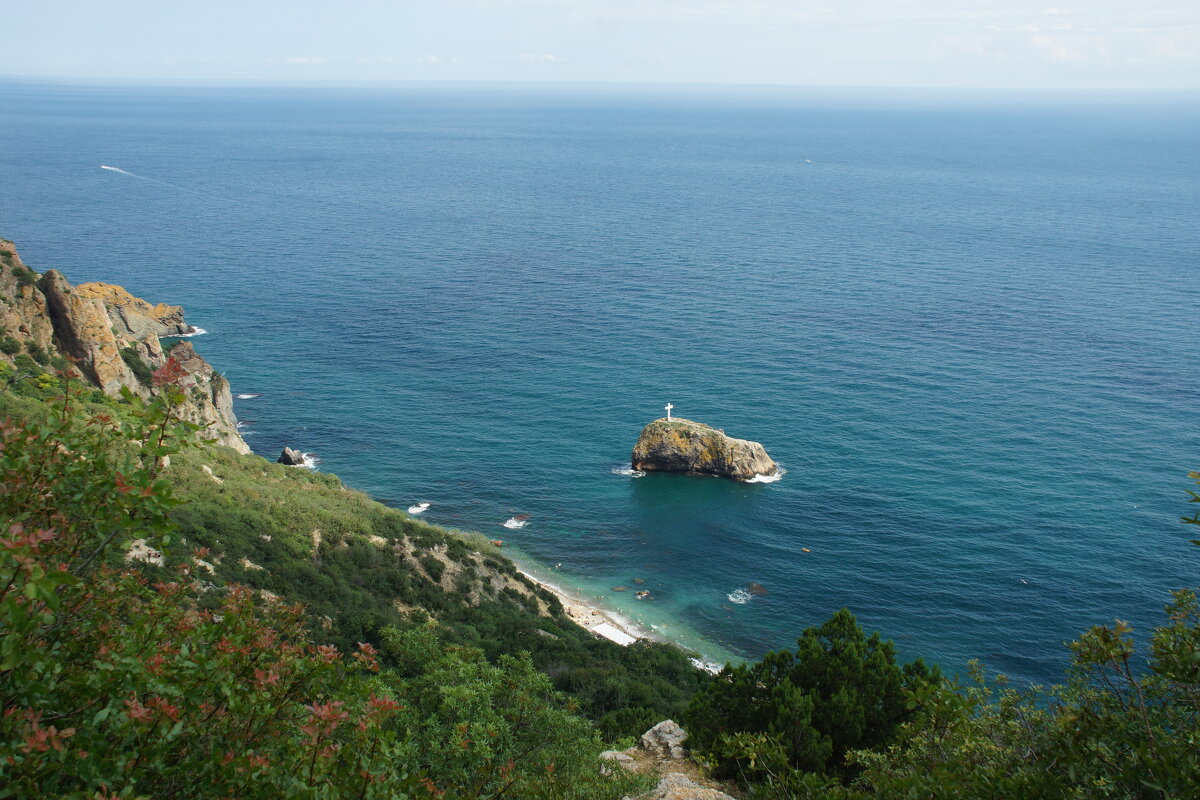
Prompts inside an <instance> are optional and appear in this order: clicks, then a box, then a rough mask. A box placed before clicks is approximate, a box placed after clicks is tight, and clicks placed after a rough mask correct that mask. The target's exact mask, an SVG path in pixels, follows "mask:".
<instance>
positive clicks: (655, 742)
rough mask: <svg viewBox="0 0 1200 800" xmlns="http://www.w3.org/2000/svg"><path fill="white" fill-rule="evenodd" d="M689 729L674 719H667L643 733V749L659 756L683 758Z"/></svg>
mask: <svg viewBox="0 0 1200 800" xmlns="http://www.w3.org/2000/svg"><path fill="white" fill-rule="evenodd" d="M687 738H688V735H687V731H685V730H684V729H683V728H681V727H680V726H679V723H677V722H675V721H674V720H670V719H665V720H663V721H662V722H660V723H658V724H657V725H655V726H654V727H653V728H651V729H650V730H648V731H646V732H645V733H643V734H642V749H643V750H645V751H646V752H648V753H651V754H653V755H656V756H658V757H659V758H683V757H684V752H683V743H684V742H685V741H687Z"/></svg>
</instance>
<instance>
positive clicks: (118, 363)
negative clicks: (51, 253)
mask: <svg viewBox="0 0 1200 800" xmlns="http://www.w3.org/2000/svg"><path fill="white" fill-rule="evenodd" d="M0 328H2V330H0V360H4V361H7V362H8V363H9V364H12V365H13V366H15V367H17V368H18V370H21V369H26V370H30V369H37V370H39V371H47V372H49V371H52V368H51V367H50V366H48V364H49V362H50V361H52V360H53V359H54V358H55V357H57V356H66V357H68V358H70V359H73V363H74V364H75V366H76V368H77V369H78V370H79V371H80V373H82V375H83V378H84V379H85V380H86V381H88V382H89V383H91V384H92V385H93V386H95V387H96V388H98V389H100V390H101V391H103V392H104V393H105V394H109V395H113V396H116V395H119V394H120V393H121V389H122V388H127V389H129V390H130V391H131V392H133V393H134V394H136V395H139V396H141V397H149V396H150V395H151V394H152V392H153V387H152V386H151V385H150V381H149V379H148V376H149V374H150V373H151V372H153V371H154V370H156V369H158V368H159V367H161V366H162V365H163V364H165V363H166V361H167V359H168V358H170V357H174V358H175V360H176V361H178V362H179V363H180V365H181V366H182V367H183V369H184V371H186V372H187V373H188V375H189V382H190V384H191V385H190V386H189V387H188V390H187V402H186V404H185V405H184V406H183V407H182V408H181V409H180V415H181V416H182V417H183V418H184V419H186V420H188V421H190V422H195V423H197V424H199V425H200V426H201V427H202V430H201V431H200V435H201V436H203V437H205V438H209V439H216V440H217V442H218V443H219V444H223V445H225V446H226V447H232V448H233V449H235V450H237V451H238V452H240V453H249V452H250V448H249V447H247V446H246V442H245V441H244V440H243V439H242V437H241V435H240V434H239V433H238V431H237V417H235V416H234V413H233V396H232V395H231V394H230V391H229V382H228V381H226V380H225V379H224V378H223V377H222V376H221V375H219V374H218V373H217V372H216V371H215V370H213V368H212V366H211V365H210V364H209V363H208V362H207V361H205V360H204V359H203V358H201V357H200V356H199V355H197V354H196V351H195V349H193V347H192V345H191V344H190V343H189V342H186V341H181V342H177V343H176V344H175V345H174V346H172V348H171V349H170V351H169V352H166V353H164V352H163V349H162V345H161V343H160V342H159V337H160V336H172V335H179V334H181V333H191V332H193V331H194V329H193V328H192V327H191V326H190V325H188V324H187V323H186V322H184V321H183V309H182V308H180V307H179V306H171V305H167V304H165V303H159V304H158V305H153V304H151V303H148V302H146V301H145V300H142V299H140V298H137V297H134V296H133V295H131V294H130V293H129V292H127V291H125V289H123V288H121V287H120V286H113V285H111V284H106V283H85V284H80V285H79V286H72V285H71V284H70V283H69V282H68V281H67V279H66V278H65V277H63V275H62V274H61V273H59V272H58V271H56V270H49V271H47V272H46V273H45V274H44V275H37V274H36V273H34V272H32V271H31V270H29V269H28V268H27V267H26V266H25V265H24V263H22V261H21V257H20V256H19V255H18V254H17V252H16V249H15V247H14V246H13V244H12V242H8V241H6V240H0ZM31 363H32V364H33V365H34V367H32V368H31V367H30V366H29V365H30V364H31ZM22 365H24V366H22Z"/></svg>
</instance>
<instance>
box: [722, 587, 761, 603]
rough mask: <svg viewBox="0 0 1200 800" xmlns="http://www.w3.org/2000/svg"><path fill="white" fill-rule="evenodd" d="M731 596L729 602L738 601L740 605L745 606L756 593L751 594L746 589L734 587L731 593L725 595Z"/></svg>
mask: <svg viewBox="0 0 1200 800" xmlns="http://www.w3.org/2000/svg"><path fill="white" fill-rule="evenodd" d="M725 596H726V597H728V598H729V602H731V603H737V604H738V605H739V606H744V605H745V604H746V603H749V602H750V598H751V597H753V596H754V595H752V594H750V592H749V591H747V590H746V589H734V590H733V591H732V592H730V593H729V594H727V595H725Z"/></svg>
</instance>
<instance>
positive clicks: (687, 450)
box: [632, 418, 779, 481]
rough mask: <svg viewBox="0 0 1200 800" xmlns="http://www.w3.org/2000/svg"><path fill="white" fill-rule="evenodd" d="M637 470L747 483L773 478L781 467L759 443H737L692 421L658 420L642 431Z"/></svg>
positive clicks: (635, 461)
mask: <svg viewBox="0 0 1200 800" xmlns="http://www.w3.org/2000/svg"><path fill="white" fill-rule="evenodd" d="M632 461H633V468H634V469H636V470H644V471H651V470H653V471H659V472H694V473H701V474H704V475H721V476H723V477H726V478H734V479H735V480H740V481H746V480H750V479H751V478H754V477H755V476H758V475H763V476H771V475H774V474H775V473H776V471H778V469H779V467H778V466H776V464H775V462H774V461H772V460H771V457H770V456H769V455H767V451H766V450H765V449H764V448H763V446H762V445H761V444H759V443H758V442H751V441H747V440H745V439H734V438H732V437H730V436H726V435H725V433H724V431H719V430H716V429H715V428H712V427H710V426H708V425H705V424H704V423H703V422H693V421H691V420H689V419H678V418H676V419H671V420H667V419H656V420H654V422H651V423H650V424H649V425H647V426H646V427H645V428H643V429H642V435H641V436H639V437H638V440H637V444H636V445H634V447H633V458H632Z"/></svg>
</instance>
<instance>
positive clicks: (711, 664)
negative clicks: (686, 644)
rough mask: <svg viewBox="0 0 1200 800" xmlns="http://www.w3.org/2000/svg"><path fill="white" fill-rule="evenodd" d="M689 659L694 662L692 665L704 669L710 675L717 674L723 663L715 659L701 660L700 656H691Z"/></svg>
mask: <svg viewBox="0 0 1200 800" xmlns="http://www.w3.org/2000/svg"><path fill="white" fill-rule="evenodd" d="M688 661H690V662H692V666H693V667H695V668H696V669H702V670H704V671H705V672H707V673H709V674H710V675H716V674H717V673H718V672H720V671H721V669H722V667H721V665H720V664H718V663H716V662H715V661H701V660H700V659H698V658H689V659H688Z"/></svg>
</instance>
